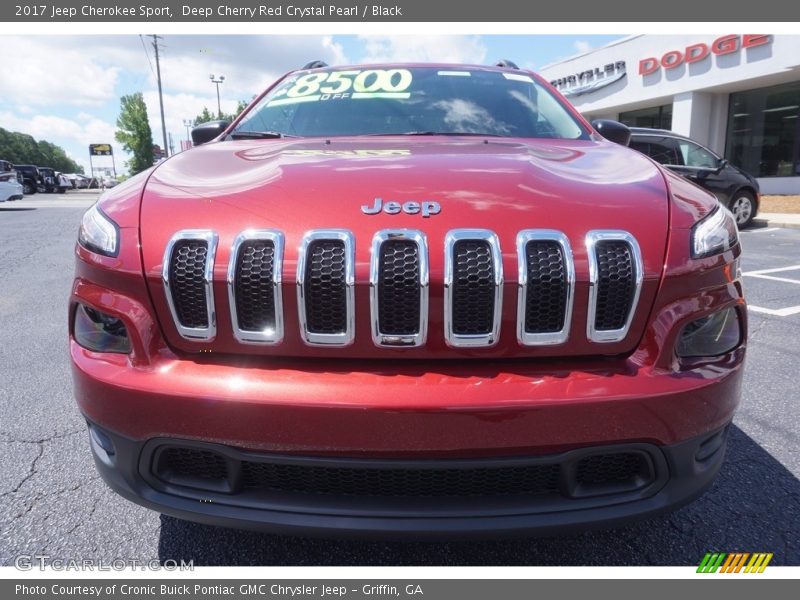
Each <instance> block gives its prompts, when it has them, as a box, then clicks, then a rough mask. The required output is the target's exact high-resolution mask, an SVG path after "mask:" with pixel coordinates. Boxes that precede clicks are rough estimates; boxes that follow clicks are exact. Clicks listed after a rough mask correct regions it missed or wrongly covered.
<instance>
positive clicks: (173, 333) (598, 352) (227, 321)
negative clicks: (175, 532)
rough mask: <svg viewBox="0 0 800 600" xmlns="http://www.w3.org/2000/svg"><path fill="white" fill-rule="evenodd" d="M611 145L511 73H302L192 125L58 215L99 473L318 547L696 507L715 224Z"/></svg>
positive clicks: (728, 220) (725, 367)
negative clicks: (190, 145)
mask: <svg viewBox="0 0 800 600" xmlns="http://www.w3.org/2000/svg"><path fill="white" fill-rule="evenodd" d="M601 134H603V135H601ZM604 136H605V137H604ZM628 136H629V134H628V132H627V130H626V129H625V128H624V126H622V125H620V124H618V123H614V122H611V121H601V122H596V123H594V127H593V126H591V125H590V124H588V123H587V122H586V121H585V120H584V119H583V118H582V117H581V116H580V115H579V114H578V113H577V112H576V111H575V110H574V109H573V108H572V107H571V106H570V105H569V104H568V103H567V102H566V101H565V100H564V99H563V98H562V97H561V96H560V95H559V94H558V93H557V92H556V91H554V90H553V88H551V87H550V86H549V85H548V84H547V83H546V82H545V81H543V80H542V79H541V78H540V77H538V76H537V75H535V74H533V73H530V72H527V71H522V70H519V69H517V68H515V67H514V65H513V64H511V63H508V62H504V63H501V64H500V65H499V66H497V67H483V66H466V65H463V66H462V65H459V66H453V65H406V64H399V65H368V66H353V67H337V68H329V67H327V66H326V65H324V64H322V63H312V64H310V65H307V66H306V67H305V68H304V69H303V70H300V71H296V72H292V73H289V74H288V75H286V76H285V77H283V78H282V79H280V80H279V81H278V82H277V83H275V84H274V85H273V86H272V87H270V88H269V89H268V90H267V91H266V92H265V93H264V94H262V95H261V96H260V97H259V98H258V99H257V100H256V101H254V102H253V104H252V105H251V106H250V107H249V108H248V109H247V110H246V111H245V112H244V114H243V115H242V116H240V117H239V118H238V119H237V120H236V121H235V122H234V123H233V124H230V125H228V124H226V123H211V124H206V125H204V126H200V127H198V128H197V129H195V131H194V138H195V142H196V143H197V144H201V143H202V145H199V147H197V148H194V149H192V150H189V151H187V152H182V153H180V154H177V155H175V156H173V157H171V158H170V159H169V160H166V161H164V162H162V163H161V164H159V165H158V166H157V167H154V168H153V169H150V170H148V171H146V172H144V173H141V174H139V175H138V176H136V177H133V178H132V179H130V180H129V181H127V182H126V183H125V184H123V185H120V186H119V187H117V188H115V189H113V190H111V191H109V192H106V193H105V194H104V195H103V196H102V198H101V199H100V200H99V201H98V202H97V204H96V205H95V206H93V207H92V208H91V209H89V210H88V211H87V212H86V214H85V216H84V217H83V221H82V224H81V228H80V233H79V240H78V244H77V246H76V249H75V253H76V259H77V260H76V263H77V265H76V273H75V281H74V285H73V287H72V295H71V299H70V311H69V332H70V353H71V357H72V363H73V368H74V380H75V394H76V397H77V400H78V404H79V405H80V409H81V411H82V412H83V414H84V415H85V417H86V420H87V422H88V426H89V432H90V443H91V448H92V452H93V453H94V457H95V460H96V463H97V468H98V469H99V470H100V473H101V474H102V476H103V478H104V479H105V480H106V482H107V483H108V484H109V485H110V486H111V487H112V488H113V489H114V490H116V491H117V492H119V493H120V494H121V495H123V496H124V497H126V498H128V499H130V500H133V501H134V502H137V503H140V504H143V505H145V506H148V507H151V508H153V509H156V510H159V511H161V512H164V513H166V514H170V515H174V516H177V517H180V518H184V519H190V520H194V521H201V522H204V523H213V524H219V525H225V526H232V527H247V528H257V529H264V530H268V531H276V532H284V533H301V532H312V533H319V534H326V535H342V534H345V533H361V534H364V533H378V534H381V535H402V534H406V535H423V534H429V535H453V534H497V533H511V532H517V533H522V532H524V533H552V532H558V531H563V530H565V529H567V528H570V527H583V526H588V525H604V526H610V525H615V524H617V523H620V522H623V521H625V520H627V519H629V518H633V517H643V516H647V515H652V514H655V513H658V512H660V511H664V510H667V509H671V508H674V507H675V506H678V505H680V504H683V503H685V502H688V501H690V500H692V499H693V498H695V497H697V496H698V495H700V494H701V493H702V492H703V491H704V490H705V489H706V488H708V486H709V485H710V484H711V482H712V481H713V479H714V476H715V475H716V473H717V472H718V470H719V468H720V465H721V463H722V461H723V456H724V450H725V439H726V429H727V427H728V425H729V423H730V422H731V418H732V416H733V413H734V410H735V408H736V405H737V403H738V401H739V394H740V383H741V377H742V369H743V360H744V354H745V347H744V344H745V335H746V334H745V332H746V311H745V301H744V298H743V297H742V285H741V279H740V269H739V254H740V246H739V243H738V238H737V230H736V224H735V223H734V220H733V218H732V216H731V215H730V213H729V212H728V211H727V210H725V209H723V208H722V207H720V205H719V204H718V203H717V201H716V200H715V199H714V198H713V197H712V196H711V195H709V194H708V193H707V192H705V191H703V190H702V189H700V188H698V187H696V186H695V185H693V184H691V183H689V182H688V181H686V180H685V179H682V178H680V177H679V176H676V175H674V174H672V173H671V172H670V171H669V170H666V169H664V168H662V167H660V166H659V165H657V164H655V163H654V162H653V161H651V160H649V159H648V158H646V157H644V156H643V155H641V154H639V153H638V152H635V151H633V150H631V149H628V148H626V147H624V145H625V144H626V143H627V138H628ZM606 137H607V138H609V139H613V140H615V141H618V142H621V143H613V142H611V141H609V139H606ZM203 142H209V143H203Z"/></svg>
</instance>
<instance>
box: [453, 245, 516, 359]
mask: <svg viewBox="0 0 800 600" xmlns="http://www.w3.org/2000/svg"><path fill="white" fill-rule="evenodd" d="M502 305H503V261H502V255H501V253H500V242H499V241H498V239H497V235H495V233H494V232H492V231H489V230H487V229H455V230H453V231H450V232H449V233H448V234H447V237H446V238H445V256H444V313H445V316H444V328H445V341H446V342H447V343H448V345H450V346H454V347H458V346H473V347H474V346H493V345H494V344H496V343H497V340H498V334H499V333H500V313H501V309H502Z"/></svg>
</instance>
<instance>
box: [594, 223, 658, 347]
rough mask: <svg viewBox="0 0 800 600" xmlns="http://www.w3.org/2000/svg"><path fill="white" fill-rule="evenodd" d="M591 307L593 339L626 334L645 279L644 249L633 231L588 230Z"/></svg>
mask: <svg viewBox="0 0 800 600" xmlns="http://www.w3.org/2000/svg"><path fill="white" fill-rule="evenodd" d="M586 250H587V254H588V258H589V311H588V318H587V319H586V335H587V337H588V338H589V339H590V340H591V341H593V342H600V343H608V342H618V341H620V340H622V339H624V338H625V336H626V335H627V334H628V330H629V329H630V326H631V323H632V321H633V316H634V314H635V313H636V307H637V305H638V303H639V295H640V293H641V290H642V282H643V280H644V274H643V267H642V253H641V250H640V249H639V244H638V243H637V241H636V238H634V237H633V236H632V235H631V234H630V233H628V232H627V231H619V230H596V231H590V232H589V233H588V234H586Z"/></svg>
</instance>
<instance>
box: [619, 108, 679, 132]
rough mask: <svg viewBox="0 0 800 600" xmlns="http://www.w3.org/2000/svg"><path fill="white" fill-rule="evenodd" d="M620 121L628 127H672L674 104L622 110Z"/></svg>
mask: <svg viewBox="0 0 800 600" xmlns="http://www.w3.org/2000/svg"><path fill="white" fill-rule="evenodd" d="M619 121H620V123H625V125H627V126H628V127H648V128H649V129H672V104H664V105H663V106H653V107H652V108H643V109H641V110H629V111H628V112H622V113H619Z"/></svg>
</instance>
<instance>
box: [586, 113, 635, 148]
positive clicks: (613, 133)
mask: <svg viewBox="0 0 800 600" xmlns="http://www.w3.org/2000/svg"><path fill="white" fill-rule="evenodd" d="M592 127H594V128H595V130H596V131H597V133H599V134H600V135H602V136H603V137H604V138H606V139H607V140H608V141H609V142H614V143H615V144H619V145H620V146H627V145H628V144H629V143H630V141H631V130H630V129H628V126H627V125H623V124H622V123H620V122H619V121H612V120H611V119H597V120H595V121H592Z"/></svg>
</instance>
